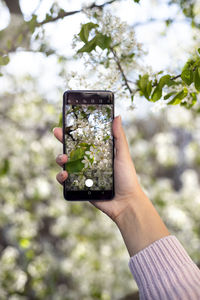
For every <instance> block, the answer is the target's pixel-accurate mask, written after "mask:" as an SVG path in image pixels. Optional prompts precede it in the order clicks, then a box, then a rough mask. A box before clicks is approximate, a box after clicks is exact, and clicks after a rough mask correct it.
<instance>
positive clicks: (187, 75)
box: [181, 59, 194, 85]
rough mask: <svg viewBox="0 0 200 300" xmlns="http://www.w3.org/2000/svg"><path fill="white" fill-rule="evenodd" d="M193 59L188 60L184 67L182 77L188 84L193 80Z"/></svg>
mask: <svg viewBox="0 0 200 300" xmlns="http://www.w3.org/2000/svg"><path fill="white" fill-rule="evenodd" d="M193 63H194V61H193V60H191V59H190V60H189V61H187V62H186V64H185V65H184V67H183V69H182V73H181V79H182V80H183V81H184V82H185V83H186V84H187V85H190V84H191V83H192V82H193Z"/></svg>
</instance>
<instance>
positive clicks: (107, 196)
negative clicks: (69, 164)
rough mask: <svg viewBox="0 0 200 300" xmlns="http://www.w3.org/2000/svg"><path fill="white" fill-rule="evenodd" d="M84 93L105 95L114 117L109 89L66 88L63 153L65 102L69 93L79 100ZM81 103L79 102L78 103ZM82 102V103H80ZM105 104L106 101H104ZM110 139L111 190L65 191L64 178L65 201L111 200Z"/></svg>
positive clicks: (64, 102) (64, 95) (112, 195)
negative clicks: (109, 101)
mask: <svg viewBox="0 0 200 300" xmlns="http://www.w3.org/2000/svg"><path fill="white" fill-rule="evenodd" d="M85 93H89V94H91V95H92V94H93V95H95V97H96V98H98V96H100V95H101V96H103V95H105V96H106V95H107V98H109V99H110V100H111V103H107V104H113V115H112V119H114V94H113V92H111V91H109V90H68V91H65V92H64V94H63V109H62V121H63V127H62V132H63V153H64V154H66V151H65V149H66V147H65V145H66V142H65V104H67V99H68V95H69V94H77V95H76V97H77V96H78V99H79V100H82V99H83V97H82V95H81V94H85ZM80 104H81V103H80ZM82 104H84V103H82ZM104 104H106V103H104ZM112 140H113V150H112V151H113V155H112V157H113V159H112V166H113V175H112V182H113V185H112V190H107V191H99V190H98V191H94V190H90V189H89V188H88V190H85V191H66V180H65V181H64V183H63V196H64V198H65V200H67V201H92V200H94V201H95V200H102V201H103V200H105V201H108V200H112V199H113V197H114V194H115V192H114V191H115V187H114V146H115V145H114V137H113V135H112ZM63 170H66V169H65V164H64V165H63Z"/></svg>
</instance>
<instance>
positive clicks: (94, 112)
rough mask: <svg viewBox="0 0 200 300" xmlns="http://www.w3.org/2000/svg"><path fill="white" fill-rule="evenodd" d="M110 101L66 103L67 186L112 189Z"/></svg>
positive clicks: (85, 188) (70, 188)
mask: <svg viewBox="0 0 200 300" xmlns="http://www.w3.org/2000/svg"><path fill="white" fill-rule="evenodd" d="M112 114H113V105H111V104H93V105H91V104H81V105H70V104H67V105H65V141H66V154H67V156H68V161H67V163H66V170H67V172H68V174H69V176H68V178H67V180H66V189H67V190H71V191H73V190H74V191H79V190H88V189H89V190H112V184H113V183H112V172H113V170H112V169H113V168H112V160H113V150H112V149H113V140H112Z"/></svg>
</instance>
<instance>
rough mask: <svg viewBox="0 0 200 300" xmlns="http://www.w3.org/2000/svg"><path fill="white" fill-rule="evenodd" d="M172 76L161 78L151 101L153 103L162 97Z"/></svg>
mask: <svg viewBox="0 0 200 300" xmlns="http://www.w3.org/2000/svg"><path fill="white" fill-rule="evenodd" d="M170 77H171V76H170V75H164V76H162V77H161V78H160V80H159V83H158V85H157V86H156V88H155V90H154V91H153V94H152V96H151V100H152V101H153V102H155V101H158V100H159V99H160V98H161V97H162V89H163V87H164V86H165V85H168V83H169V81H170Z"/></svg>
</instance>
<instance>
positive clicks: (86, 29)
mask: <svg viewBox="0 0 200 300" xmlns="http://www.w3.org/2000/svg"><path fill="white" fill-rule="evenodd" d="M98 26H99V25H98V24H95V23H92V22H89V23H86V24H84V25H82V27H81V31H80V32H79V34H78V35H79V36H80V39H81V40H82V41H83V42H84V43H87V42H88V37H89V33H90V31H91V30H92V29H93V28H96V27H98Z"/></svg>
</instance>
